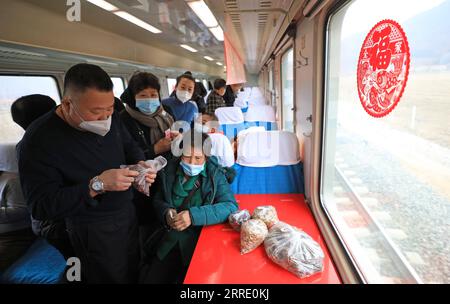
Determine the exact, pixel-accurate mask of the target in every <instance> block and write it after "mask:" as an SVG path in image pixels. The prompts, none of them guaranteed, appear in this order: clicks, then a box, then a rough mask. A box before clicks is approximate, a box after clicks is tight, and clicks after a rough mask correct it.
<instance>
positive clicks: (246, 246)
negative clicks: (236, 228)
mask: <svg viewBox="0 0 450 304" xmlns="http://www.w3.org/2000/svg"><path fill="white" fill-rule="evenodd" d="M267 233H268V230H267V226H266V224H264V222H263V221H261V220H255V219H251V220H248V221H246V222H244V223H243V224H242V226H241V254H246V253H249V252H251V251H253V250H255V249H256V248H257V247H258V246H259V245H261V244H262V243H263V242H264V239H265V238H266V236H267Z"/></svg>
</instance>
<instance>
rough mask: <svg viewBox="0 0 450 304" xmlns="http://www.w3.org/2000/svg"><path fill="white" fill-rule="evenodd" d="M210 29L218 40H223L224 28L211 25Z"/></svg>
mask: <svg viewBox="0 0 450 304" xmlns="http://www.w3.org/2000/svg"><path fill="white" fill-rule="evenodd" d="M209 30H210V31H211V33H212V34H213V35H214V37H216V39H217V40H219V41H223V40H224V38H223V30H222V28H221V27H220V25H219V26H217V27H211V28H209Z"/></svg>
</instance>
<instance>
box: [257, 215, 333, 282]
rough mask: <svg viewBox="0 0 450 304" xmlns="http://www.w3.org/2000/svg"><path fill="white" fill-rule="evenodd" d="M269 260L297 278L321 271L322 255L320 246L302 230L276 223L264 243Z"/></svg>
mask: <svg viewBox="0 0 450 304" xmlns="http://www.w3.org/2000/svg"><path fill="white" fill-rule="evenodd" d="M264 247H265V249H266V253H267V255H268V256H269V258H270V259H271V260H272V261H274V262H275V263H276V264H278V265H280V266H281V267H283V268H285V269H287V270H288V271H290V272H292V273H293V274H295V275H296V276H297V277H299V278H306V277H309V276H311V275H313V274H315V273H317V272H321V271H322V270H323V259H324V253H323V251H322V249H321V248H320V245H319V244H318V243H317V242H315V241H314V240H313V239H312V238H311V237H310V236H309V235H307V234H306V233H305V232H303V231H302V230H300V229H298V228H296V227H294V226H291V225H289V224H286V223H284V222H278V223H277V224H275V225H273V226H272V228H270V231H269V233H268V235H267V237H266V239H265V241H264Z"/></svg>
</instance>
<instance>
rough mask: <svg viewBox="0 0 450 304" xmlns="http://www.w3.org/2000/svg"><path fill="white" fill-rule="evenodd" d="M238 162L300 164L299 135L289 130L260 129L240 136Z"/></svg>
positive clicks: (266, 165)
mask: <svg viewBox="0 0 450 304" xmlns="http://www.w3.org/2000/svg"><path fill="white" fill-rule="evenodd" d="M236 162H237V163H238V164H239V165H242V166H247V167H272V166H289V165H295V164H298V163H299V162H300V149H299V143H298V139H297V136H296V135H295V134H294V133H292V132H287V131H259V132H250V133H247V134H245V135H244V136H239V142H238V159H237V161H236Z"/></svg>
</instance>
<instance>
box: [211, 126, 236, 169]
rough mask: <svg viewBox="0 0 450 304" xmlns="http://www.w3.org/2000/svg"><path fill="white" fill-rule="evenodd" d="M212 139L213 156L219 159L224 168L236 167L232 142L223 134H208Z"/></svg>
mask: <svg viewBox="0 0 450 304" xmlns="http://www.w3.org/2000/svg"><path fill="white" fill-rule="evenodd" d="M208 135H209V137H210V138H211V146H212V148H211V155H212V156H215V157H217V160H218V161H219V164H220V165H221V166H222V167H231V166H233V165H234V152H233V147H232V146H231V143H230V140H229V139H228V137H226V136H225V135H223V134H220V133H213V134H208Z"/></svg>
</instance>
